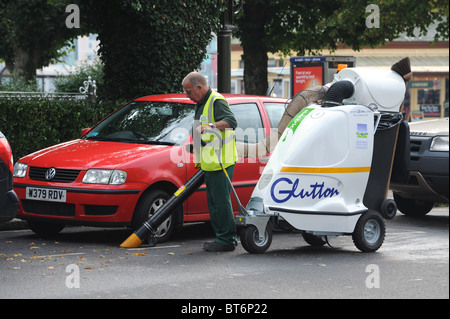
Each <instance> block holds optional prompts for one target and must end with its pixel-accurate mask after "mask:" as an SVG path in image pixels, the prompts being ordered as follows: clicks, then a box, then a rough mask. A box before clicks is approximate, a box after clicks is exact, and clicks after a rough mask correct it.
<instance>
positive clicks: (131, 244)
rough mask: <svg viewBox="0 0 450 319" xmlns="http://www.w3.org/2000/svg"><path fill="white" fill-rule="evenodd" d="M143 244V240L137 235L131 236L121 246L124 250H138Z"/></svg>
mask: <svg viewBox="0 0 450 319" xmlns="http://www.w3.org/2000/svg"><path fill="white" fill-rule="evenodd" d="M141 244H142V240H141V239H140V238H139V237H138V236H137V235H136V234H135V233H133V234H131V236H130V237H128V238H127V239H126V240H125V241H124V242H123V243H122V244H121V245H120V247H122V248H137V247H139V246H140V245H141Z"/></svg>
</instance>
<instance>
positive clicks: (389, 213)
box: [380, 199, 397, 220]
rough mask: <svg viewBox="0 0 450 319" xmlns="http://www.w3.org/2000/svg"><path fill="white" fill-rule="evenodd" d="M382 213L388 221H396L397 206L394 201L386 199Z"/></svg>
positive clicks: (382, 205) (381, 209)
mask: <svg viewBox="0 0 450 319" xmlns="http://www.w3.org/2000/svg"><path fill="white" fill-rule="evenodd" d="M380 213H381V215H382V216H383V217H384V218H386V219H387V220H391V219H394V217H395V215H396V214H397V204H396V203H395V201H394V200H393V199H386V200H385V201H383V203H382V204H381V208H380Z"/></svg>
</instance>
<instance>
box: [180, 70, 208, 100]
mask: <svg viewBox="0 0 450 319" xmlns="http://www.w3.org/2000/svg"><path fill="white" fill-rule="evenodd" d="M181 84H182V85H183V89H184V91H185V92H186V96H187V97H188V98H190V99H191V100H192V101H194V102H195V103H198V102H200V101H201V100H203V98H204V97H205V95H206V93H207V92H208V90H209V86H208V82H207V81H206V78H205V77H204V76H203V74H201V73H198V72H191V73H189V74H188V75H186V77H185V78H184V79H183V82H182V83H181Z"/></svg>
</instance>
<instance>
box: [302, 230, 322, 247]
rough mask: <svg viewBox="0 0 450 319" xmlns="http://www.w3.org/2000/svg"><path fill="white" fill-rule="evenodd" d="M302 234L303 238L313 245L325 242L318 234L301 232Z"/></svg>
mask: <svg viewBox="0 0 450 319" xmlns="http://www.w3.org/2000/svg"><path fill="white" fill-rule="evenodd" d="M302 236H303V239H304V240H305V241H306V242H307V243H308V244H310V245H311V246H313V247H320V246H323V245H325V244H326V243H327V242H326V241H325V240H323V239H322V238H321V237H320V236H316V235H313V234H308V233H303V235H302Z"/></svg>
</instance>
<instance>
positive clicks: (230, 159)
mask: <svg viewBox="0 0 450 319" xmlns="http://www.w3.org/2000/svg"><path fill="white" fill-rule="evenodd" d="M216 99H223V100H225V98H224V97H223V96H222V95H221V94H219V93H217V92H214V91H213V92H212V93H211V94H210V96H209V98H208V100H207V101H206V103H205V106H204V107H203V114H202V117H201V125H208V124H209V123H214V122H216V121H215V119H214V101H215V100H216ZM216 130H217V129H216ZM217 131H218V132H220V136H221V140H219V138H218V137H217V136H216V135H215V134H212V133H204V134H202V135H201V139H202V140H203V141H204V142H205V143H206V145H205V146H202V147H201V148H200V153H201V162H200V167H201V169H202V170H204V171H217V170H220V169H221V167H220V163H219V159H218V157H217V153H218V150H219V149H220V146H221V148H222V153H221V159H222V165H223V167H225V168H227V167H229V166H231V165H233V164H234V163H236V161H237V158H238V156H237V149H236V142H235V138H234V130H233V129H226V130H224V131H219V130H217ZM197 155H198V154H197ZM196 158H197V159H199V160H200V158H199V157H198V156H197V157H196ZM196 162H197V163H198V161H197V160H196Z"/></svg>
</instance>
